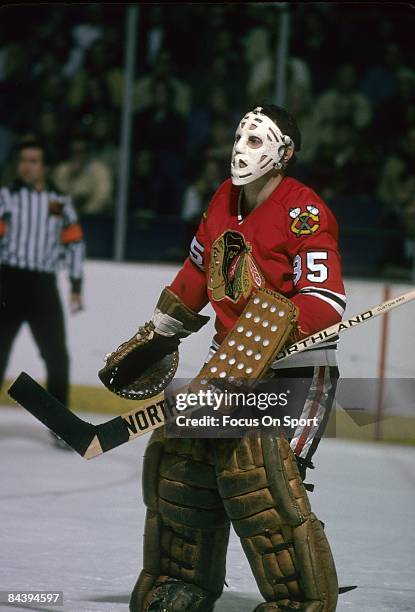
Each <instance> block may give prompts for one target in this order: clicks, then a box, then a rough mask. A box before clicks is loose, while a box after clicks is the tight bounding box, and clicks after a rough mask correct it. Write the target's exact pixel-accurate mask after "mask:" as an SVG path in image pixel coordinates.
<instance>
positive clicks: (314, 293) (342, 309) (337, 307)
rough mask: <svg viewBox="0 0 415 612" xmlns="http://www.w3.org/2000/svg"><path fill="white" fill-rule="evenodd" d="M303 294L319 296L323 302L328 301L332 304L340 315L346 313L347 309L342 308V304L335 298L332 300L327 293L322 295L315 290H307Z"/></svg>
mask: <svg viewBox="0 0 415 612" xmlns="http://www.w3.org/2000/svg"><path fill="white" fill-rule="evenodd" d="M300 293H301V291H300ZM301 295H311V296H312V297H315V298H318V299H319V300H323V302H326V303H327V304H330V306H332V308H334V310H335V311H336V312H338V313H339V315H340V316H343V313H344V310H345V309H344V308H342V307H341V306H340V304H338V303H337V302H335V301H334V300H331V299H330V298H329V297H327V296H326V295H321V293H317V292H313V291H307V292H304V293H301Z"/></svg>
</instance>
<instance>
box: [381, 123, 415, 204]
mask: <svg viewBox="0 0 415 612" xmlns="http://www.w3.org/2000/svg"><path fill="white" fill-rule="evenodd" d="M414 168H415V127H412V128H411V129H410V131H409V132H408V133H407V134H406V135H405V137H404V138H403V139H402V140H401V142H400V147H399V150H398V151H397V152H396V153H395V154H393V155H391V156H390V157H388V158H387V160H386V162H385V165H384V167H383V170H382V174H381V178H380V181H379V185H378V189H377V193H378V196H379V198H380V200H381V201H382V202H383V205H384V209H385V210H386V211H392V212H394V213H396V214H398V215H401V214H402V212H403V210H404V209H405V208H406V207H407V206H408V205H411V206H413V202H414V201H415V174H414Z"/></svg>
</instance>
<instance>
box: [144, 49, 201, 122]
mask: <svg viewBox="0 0 415 612" xmlns="http://www.w3.org/2000/svg"><path fill="white" fill-rule="evenodd" d="M160 81H164V82H165V83H166V84H167V85H168V86H169V88H170V95H171V97H172V104H171V106H172V110H174V111H175V112H177V113H179V114H180V115H182V116H183V117H186V116H187V115H188V113H189V110H190V88H189V86H188V85H187V83H185V82H184V81H182V80H180V79H179V78H177V76H175V75H174V66H173V62H172V58H171V53H170V51H168V50H167V49H161V50H160V52H159V54H158V56H157V60H156V63H155V64H154V68H153V70H152V72H151V74H149V75H146V76H144V77H142V78H141V79H138V81H137V82H136V84H135V92H134V99H135V104H134V108H135V110H136V111H138V112H140V111H142V110H144V109H147V108H148V107H149V106H150V104H151V101H152V98H153V92H154V86H155V83H157V82H160Z"/></svg>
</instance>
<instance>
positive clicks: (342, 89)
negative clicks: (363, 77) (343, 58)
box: [314, 64, 372, 144]
mask: <svg viewBox="0 0 415 612" xmlns="http://www.w3.org/2000/svg"><path fill="white" fill-rule="evenodd" d="M371 119H372V111H371V106H370V102H369V100H368V99H367V98H366V96H364V95H363V94H361V93H359V91H358V90H357V75H356V69H355V68H354V66H352V65H351V64H344V65H343V66H341V67H340V68H339V69H338V71H337V73H336V74H335V78H334V83H333V87H332V88H331V89H329V90H328V91H325V92H323V93H322V94H321V95H320V96H319V98H318V99H317V101H316V104H315V107H314V121H315V126H316V130H317V133H318V138H319V142H321V143H328V144H332V143H334V142H335V140H336V123H337V122H338V121H339V120H347V121H350V124H351V127H352V129H353V130H362V129H364V128H366V127H367V126H368V125H369V124H370V121H371Z"/></svg>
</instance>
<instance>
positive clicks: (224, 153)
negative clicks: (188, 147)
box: [206, 119, 232, 181]
mask: <svg viewBox="0 0 415 612" xmlns="http://www.w3.org/2000/svg"><path fill="white" fill-rule="evenodd" d="M229 135H230V134H229V123H226V122H225V121H223V120H221V119H217V120H216V121H215V122H214V124H213V125H212V132H211V138H210V142H209V144H208V146H207V148H206V156H207V157H209V158H210V159H212V160H214V161H215V162H216V163H217V164H218V169H219V175H220V180H221V181H223V180H224V179H225V178H226V177H227V176H228V174H229V155H230V149H229V142H232V139H231V140H229Z"/></svg>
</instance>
